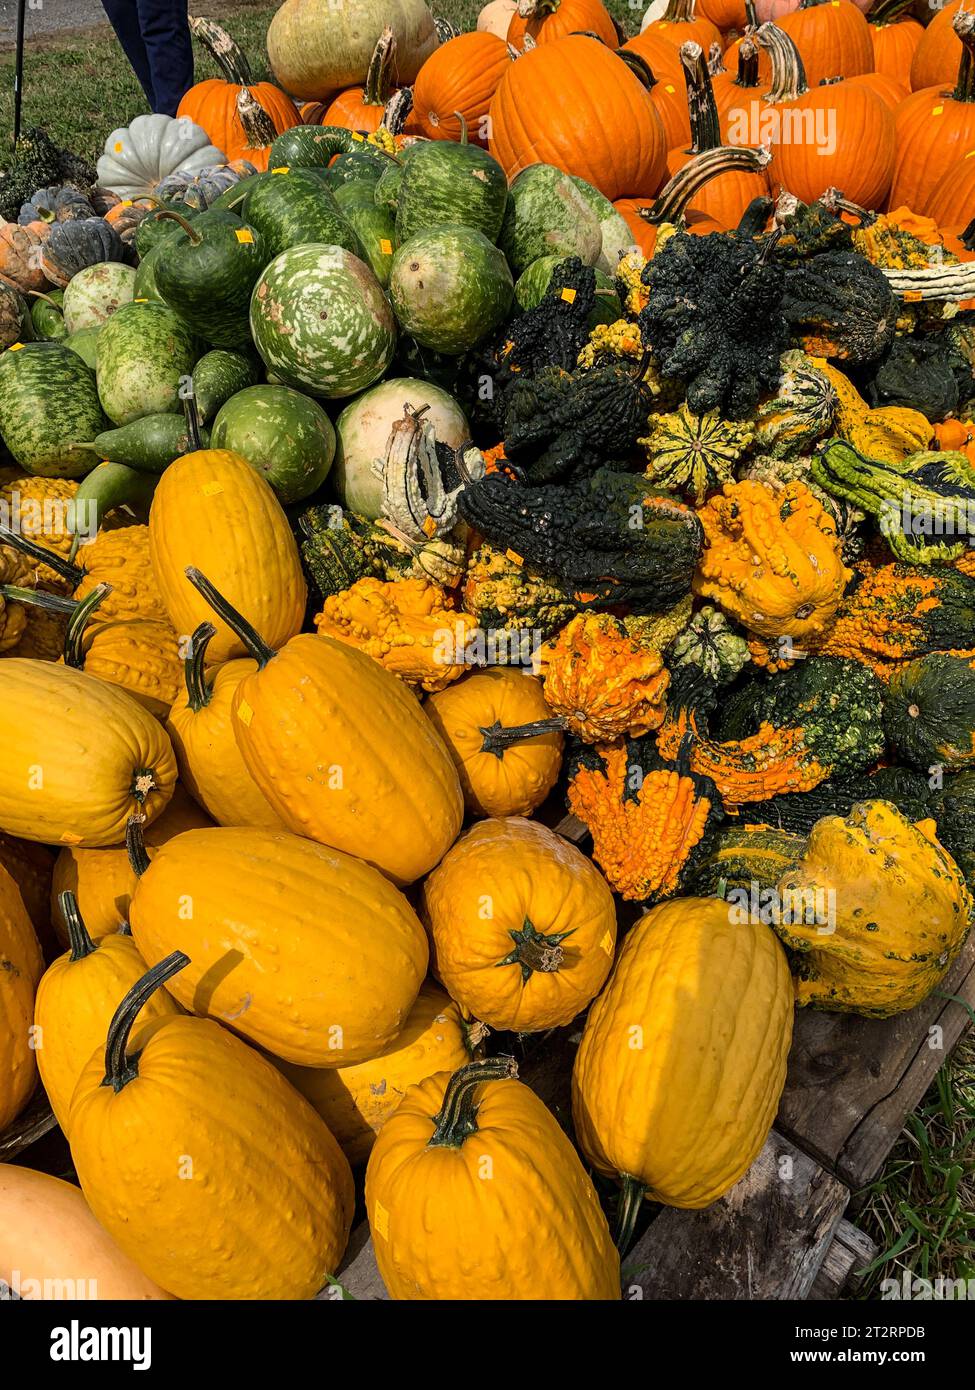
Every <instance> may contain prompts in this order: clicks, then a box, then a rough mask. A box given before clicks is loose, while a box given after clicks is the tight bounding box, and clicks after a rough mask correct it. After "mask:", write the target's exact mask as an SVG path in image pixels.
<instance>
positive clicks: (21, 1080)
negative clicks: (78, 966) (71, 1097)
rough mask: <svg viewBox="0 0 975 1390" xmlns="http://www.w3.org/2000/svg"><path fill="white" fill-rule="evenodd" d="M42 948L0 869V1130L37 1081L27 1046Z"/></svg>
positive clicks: (16, 893)
mask: <svg viewBox="0 0 975 1390" xmlns="http://www.w3.org/2000/svg"><path fill="white" fill-rule="evenodd" d="M43 970H44V962H43V959H42V957H41V948H40V945H39V943H38V940H37V937H36V935H35V934H34V928H33V926H32V925H31V921H30V918H29V917H28V916H27V909H26V908H25V907H24V903H23V899H22V898H21V896H20V893H19V891H18V889H17V885H16V883H14V881H13V879H12V878H11V877H10V875H9V874H8V873H7V871H6V869H0V1132H2V1131H3V1130H4V1129H6V1127H7V1125H8V1124H9V1123H10V1121H11V1120H13V1119H15V1118H16V1116H17V1115H19V1114H20V1112H21V1110H22V1109H23V1108H24V1106H25V1105H26V1103H27V1101H28V1100H29V1099H30V1095H31V1092H32V1091H33V1089H34V1086H35V1084H36V1082H37V1066H36V1063H35V1055H34V1051H33V1049H32V1048H31V1045H30V1043H31V1034H30V1028H31V1023H32V1021H33V1017H34V991H35V989H36V987H37V982H38V980H39V979H40V977H41V974H42V972H43Z"/></svg>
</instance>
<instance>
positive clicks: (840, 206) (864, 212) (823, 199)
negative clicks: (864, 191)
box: [818, 188, 878, 227]
mask: <svg viewBox="0 0 975 1390" xmlns="http://www.w3.org/2000/svg"><path fill="white" fill-rule="evenodd" d="M818 201H819V202H820V203H822V205H823V207H824V208H825V209H826V211H827V212H831V213H833V215H834V216H836V217H838V216H839V214H840V213H841V212H848V213H849V214H850V216H851V217H856V218H857V219H858V220H859V222H860V225H861V227H869V226H871V225H872V224H873V223H874V222H876V220H877V216H878V214H877V213H875V212H870V211H868V209H867V208H862V207H861V206H860V204H859V203H851V202H850V200H849V198H844V197H843V194H842V193H841V192H840V190H839V189H838V188H827V190H826V192H825V193H823V194H821V195H820V197H819V199H818Z"/></svg>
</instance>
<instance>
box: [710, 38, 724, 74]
mask: <svg viewBox="0 0 975 1390" xmlns="http://www.w3.org/2000/svg"><path fill="white" fill-rule="evenodd" d="M727 71H728V69H727V68H726V67H725V65H724V53H723V50H722V48H721V45H720V44H719V43H713V44H712V45H711V47H710V48H709V49H708V72H709V73H710V74H711V76H712V77H717V76H718V74H719V73H721V72H727Z"/></svg>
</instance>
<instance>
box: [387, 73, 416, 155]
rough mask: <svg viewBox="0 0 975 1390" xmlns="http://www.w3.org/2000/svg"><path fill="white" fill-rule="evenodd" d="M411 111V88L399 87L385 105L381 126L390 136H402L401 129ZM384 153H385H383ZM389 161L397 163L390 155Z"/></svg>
mask: <svg viewBox="0 0 975 1390" xmlns="http://www.w3.org/2000/svg"><path fill="white" fill-rule="evenodd" d="M412 110H413V88H412V87H400V88H399V90H398V91H395V92H394V93H393V95H392V96H391V97H390V98H389V101H387V103H386V110H385V111H384V112H383V125H384V126H385V127H386V129H387V130H388V131H389V133H390V135H402V133H403V127H404V126H405V125H406V121H407V117H408V116H409V114H410V112H411V111H412ZM384 153H385V151H384ZM389 157H390V159H392V160H394V161H395V162H398V161H397V160H396V156H395V155H390V156H389Z"/></svg>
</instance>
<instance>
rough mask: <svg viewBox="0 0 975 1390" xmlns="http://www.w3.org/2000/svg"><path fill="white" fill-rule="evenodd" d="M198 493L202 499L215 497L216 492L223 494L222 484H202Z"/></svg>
mask: <svg viewBox="0 0 975 1390" xmlns="http://www.w3.org/2000/svg"><path fill="white" fill-rule="evenodd" d="M200 491H201V492H202V493H203V496H204V497H216V495H217V493H218V492H223V483H204V484H203V486H202V488H201V489H200Z"/></svg>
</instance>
